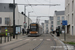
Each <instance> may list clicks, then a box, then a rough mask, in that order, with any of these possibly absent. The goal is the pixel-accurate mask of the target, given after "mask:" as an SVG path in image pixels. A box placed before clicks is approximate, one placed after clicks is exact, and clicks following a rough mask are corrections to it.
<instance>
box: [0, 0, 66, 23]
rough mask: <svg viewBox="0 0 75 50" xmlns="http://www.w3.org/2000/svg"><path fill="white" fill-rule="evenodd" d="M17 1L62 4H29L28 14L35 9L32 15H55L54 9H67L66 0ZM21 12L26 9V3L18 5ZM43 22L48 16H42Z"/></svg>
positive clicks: (17, 1)
mask: <svg viewBox="0 0 75 50" xmlns="http://www.w3.org/2000/svg"><path fill="white" fill-rule="evenodd" d="M15 1H16V3H19V4H49V3H50V4H60V6H50V7H49V6H32V7H30V6H27V7H26V15H27V16H28V12H29V11H33V13H30V16H53V15H54V11H55V10H57V11H62V10H65V0H15ZM12 2H13V0H0V3H12ZM18 9H19V12H22V11H24V5H19V6H18ZM31 19H32V20H33V21H35V19H36V18H33V17H31ZM40 19H41V22H43V21H42V20H48V18H45V17H42V18H40Z"/></svg>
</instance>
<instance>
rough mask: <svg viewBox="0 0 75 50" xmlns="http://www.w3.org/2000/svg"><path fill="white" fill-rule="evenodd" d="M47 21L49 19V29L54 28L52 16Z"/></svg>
mask: <svg viewBox="0 0 75 50" xmlns="http://www.w3.org/2000/svg"><path fill="white" fill-rule="evenodd" d="M49 21H50V30H51V31H53V30H54V17H53V16H50V17H49Z"/></svg>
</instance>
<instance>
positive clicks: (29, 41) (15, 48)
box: [11, 37, 37, 50]
mask: <svg viewBox="0 0 75 50" xmlns="http://www.w3.org/2000/svg"><path fill="white" fill-rule="evenodd" d="M35 38H37V37H34V38H33V39H35ZM33 39H32V40H33ZM32 40H31V41H32ZM31 41H28V42H26V43H23V44H21V45H19V46H17V47H14V48H12V49H11V50H14V49H16V48H18V47H21V46H23V45H26V44H28V43H29V42H31Z"/></svg>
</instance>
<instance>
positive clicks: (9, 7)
mask: <svg viewBox="0 0 75 50" xmlns="http://www.w3.org/2000/svg"><path fill="white" fill-rule="evenodd" d="M27 18H28V17H26V15H25V14H21V13H19V11H18V6H17V5H16V6H15V25H16V26H20V27H21V30H22V28H24V25H25V23H28V22H27V20H26V19H27ZM29 21H30V23H31V22H32V21H31V19H29ZM24 22H25V23H24ZM7 26H11V27H12V26H13V4H10V3H0V32H1V27H7Z"/></svg>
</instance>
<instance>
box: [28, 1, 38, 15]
mask: <svg viewBox="0 0 75 50" xmlns="http://www.w3.org/2000/svg"><path fill="white" fill-rule="evenodd" d="M27 2H28V3H29V4H30V2H29V1H28V0H27ZM31 8H32V10H33V11H34V9H33V7H32V5H31ZM34 13H35V15H37V14H36V12H35V11H34Z"/></svg>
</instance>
